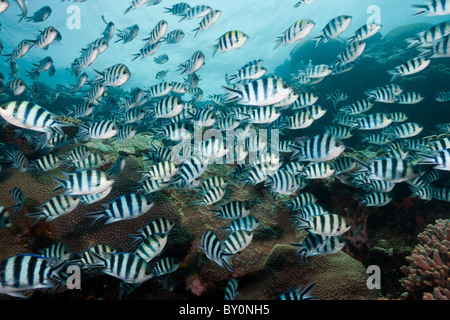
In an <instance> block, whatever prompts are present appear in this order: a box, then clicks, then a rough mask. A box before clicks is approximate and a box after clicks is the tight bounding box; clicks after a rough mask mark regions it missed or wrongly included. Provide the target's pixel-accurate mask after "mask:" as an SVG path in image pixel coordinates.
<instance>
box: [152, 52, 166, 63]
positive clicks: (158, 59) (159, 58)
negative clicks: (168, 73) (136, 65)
mask: <svg viewBox="0 0 450 320" xmlns="http://www.w3.org/2000/svg"><path fill="white" fill-rule="evenodd" d="M153 61H155V63H157V64H165V63H167V62H168V61H169V56H168V55H167V54H161V55H159V56H157V57H155V58H154V59H153Z"/></svg>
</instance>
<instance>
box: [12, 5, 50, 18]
mask: <svg viewBox="0 0 450 320" xmlns="http://www.w3.org/2000/svg"><path fill="white" fill-rule="evenodd" d="M51 14H52V8H51V7H49V6H43V7H42V8H40V9H39V10H37V11H36V12H35V13H33V15H32V16H31V17H27V16H25V15H24V13H22V14H20V15H19V16H20V17H21V19H20V20H19V22H20V21H22V19H25V20H26V21H27V22H43V21H45V20H47V18H48V17H49V16H50V15H51Z"/></svg>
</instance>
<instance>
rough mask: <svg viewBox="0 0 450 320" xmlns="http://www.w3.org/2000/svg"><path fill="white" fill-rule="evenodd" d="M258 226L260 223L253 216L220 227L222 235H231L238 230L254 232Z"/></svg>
mask: <svg viewBox="0 0 450 320" xmlns="http://www.w3.org/2000/svg"><path fill="white" fill-rule="evenodd" d="M259 225H260V221H259V220H258V219H257V218H255V217H253V216H245V217H242V218H236V219H233V220H232V221H231V222H230V223H229V224H228V225H227V226H223V227H221V228H222V229H224V230H225V231H224V233H225V234H227V233H231V232H235V231H239V230H246V231H254V230H255V229H256V228H258V226H259Z"/></svg>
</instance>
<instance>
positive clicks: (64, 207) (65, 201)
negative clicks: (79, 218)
mask: <svg viewBox="0 0 450 320" xmlns="http://www.w3.org/2000/svg"><path fill="white" fill-rule="evenodd" d="M80 203H81V197H79V196H69V195H56V196H54V197H52V198H50V199H49V200H47V201H46V202H45V203H43V204H42V205H40V206H38V207H36V209H37V210H38V211H37V212H32V213H27V214H26V215H25V216H27V217H29V218H34V219H36V220H35V221H34V222H33V226H36V225H37V224H38V223H39V222H40V221H52V220H54V219H57V218H58V217H61V216H63V215H65V214H68V213H70V212H72V211H73V210H75V209H76V208H77V207H78V205H79V204H80Z"/></svg>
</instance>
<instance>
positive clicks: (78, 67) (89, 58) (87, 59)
mask: <svg viewBox="0 0 450 320" xmlns="http://www.w3.org/2000/svg"><path fill="white" fill-rule="evenodd" d="M99 54H100V48H99V47H98V46H89V47H88V48H87V49H86V50H84V51H83V52H82V53H81V56H80V57H78V58H76V59H75V60H74V61H73V62H72V64H71V70H72V74H73V75H76V76H77V77H79V76H81V74H82V73H81V71H82V70H83V69H86V68H87V67H89V66H90V65H91V64H93V63H94V62H95V60H96V59H97V57H98V55H99Z"/></svg>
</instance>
